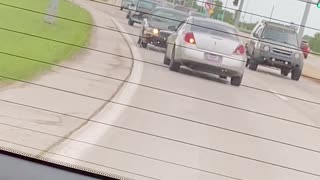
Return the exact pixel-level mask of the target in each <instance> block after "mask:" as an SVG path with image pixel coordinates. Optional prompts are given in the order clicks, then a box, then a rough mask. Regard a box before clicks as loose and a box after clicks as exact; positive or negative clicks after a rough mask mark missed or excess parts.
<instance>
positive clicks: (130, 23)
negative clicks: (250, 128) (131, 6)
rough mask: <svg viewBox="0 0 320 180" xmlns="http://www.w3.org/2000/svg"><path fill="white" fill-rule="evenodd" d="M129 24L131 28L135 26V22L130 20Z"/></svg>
mask: <svg viewBox="0 0 320 180" xmlns="http://www.w3.org/2000/svg"><path fill="white" fill-rule="evenodd" d="M128 24H129V26H133V25H134V22H133V21H132V20H131V19H130V18H129V20H128Z"/></svg>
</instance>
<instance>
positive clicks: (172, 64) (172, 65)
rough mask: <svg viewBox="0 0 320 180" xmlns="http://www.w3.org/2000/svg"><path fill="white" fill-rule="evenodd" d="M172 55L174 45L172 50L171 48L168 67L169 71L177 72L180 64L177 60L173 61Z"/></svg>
mask: <svg viewBox="0 0 320 180" xmlns="http://www.w3.org/2000/svg"><path fill="white" fill-rule="evenodd" d="M174 57H175V47H173V50H172V57H171V61H170V64H169V69H170V70H171V71H175V72H178V71H179V69H180V66H181V64H180V63H179V62H177V61H175V60H174Z"/></svg>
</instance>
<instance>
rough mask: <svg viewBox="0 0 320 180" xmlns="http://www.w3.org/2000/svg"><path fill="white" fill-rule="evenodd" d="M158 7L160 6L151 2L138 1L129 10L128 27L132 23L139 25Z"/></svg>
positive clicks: (145, 0)
mask: <svg viewBox="0 0 320 180" xmlns="http://www.w3.org/2000/svg"><path fill="white" fill-rule="evenodd" d="M158 6H162V5H161V4H160V3H158V2H155V1H152V0H138V1H137V3H136V4H135V5H133V6H132V7H130V8H129V12H128V24H129V25H130V26H133V25H134V23H138V24H141V23H142V20H143V19H144V18H146V17H147V15H148V14H150V12H151V11H152V10H153V9H155V8H156V7H158Z"/></svg>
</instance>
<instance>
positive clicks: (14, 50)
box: [0, 0, 92, 83]
mask: <svg viewBox="0 0 320 180" xmlns="http://www.w3.org/2000/svg"><path fill="white" fill-rule="evenodd" d="M1 3H3V4H9V5H13V6H17V7H23V8H26V9H31V10H35V11H39V12H44V13H45V12H46V11H47V8H48V5H49V0H1ZM58 16H61V17H67V18H69V19H75V20H77V21H82V22H86V23H91V21H92V19H91V16H90V14H89V13H88V12H87V11H85V10H84V9H82V8H80V7H78V6H76V5H74V4H72V3H70V2H68V1H66V0H60V6H59V12H58ZM0 17H1V20H0V28H6V29H11V30H14V31H19V32H24V33H28V34H33V35H37V36H41V37H46V38H50V39H56V40H59V41H64V42H68V43H72V44H76V45H80V46H85V45H86V44H87V43H88V41H89V36H90V32H91V27H90V26H88V25H83V24H79V23H76V22H71V21H67V20H62V19H57V20H56V23H55V24H53V25H50V24H47V23H45V22H44V21H43V19H44V15H42V14H37V13H33V12H28V11H25V10H19V9H16V8H12V7H7V6H4V5H0ZM80 50H81V49H80V48H76V47H73V46H70V45H65V44H61V43H57V42H53V41H49V40H44V39H39V38H35V37H31V36H27V35H23V34H19V33H14V32H9V31H5V30H2V29H0V76H1V75H2V76H9V77H13V78H17V79H30V78H33V77H35V76H37V75H40V74H41V73H43V72H44V71H47V70H48V69H50V68H51V66H50V65H45V64H42V63H36V62H31V61H27V60H25V59H23V58H17V57H13V56H8V55H4V54H1V52H6V53H10V54H15V55H19V56H24V57H28V58H34V59H38V60H41V61H45V62H49V63H59V62H60V61H62V60H66V59H68V58H70V57H71V56H72V55H74V54H75V53H77V52H78V51H80ZM4 82H8V80H6V79H1V81H0V83H4ZM9 82H10V81H9Z"/></svg>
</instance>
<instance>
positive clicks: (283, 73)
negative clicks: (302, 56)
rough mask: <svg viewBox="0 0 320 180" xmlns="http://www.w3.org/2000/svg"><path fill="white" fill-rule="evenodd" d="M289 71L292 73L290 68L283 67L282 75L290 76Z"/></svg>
mask: <svg viewBox="0 0 320 180" xmlns="http://www.w3.org/2000/svg"><path fill="white" fill-rule="evenodd" d="M289 73H290V70H289V69H281V75H282V76H288V74H289Z"/></svg>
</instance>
